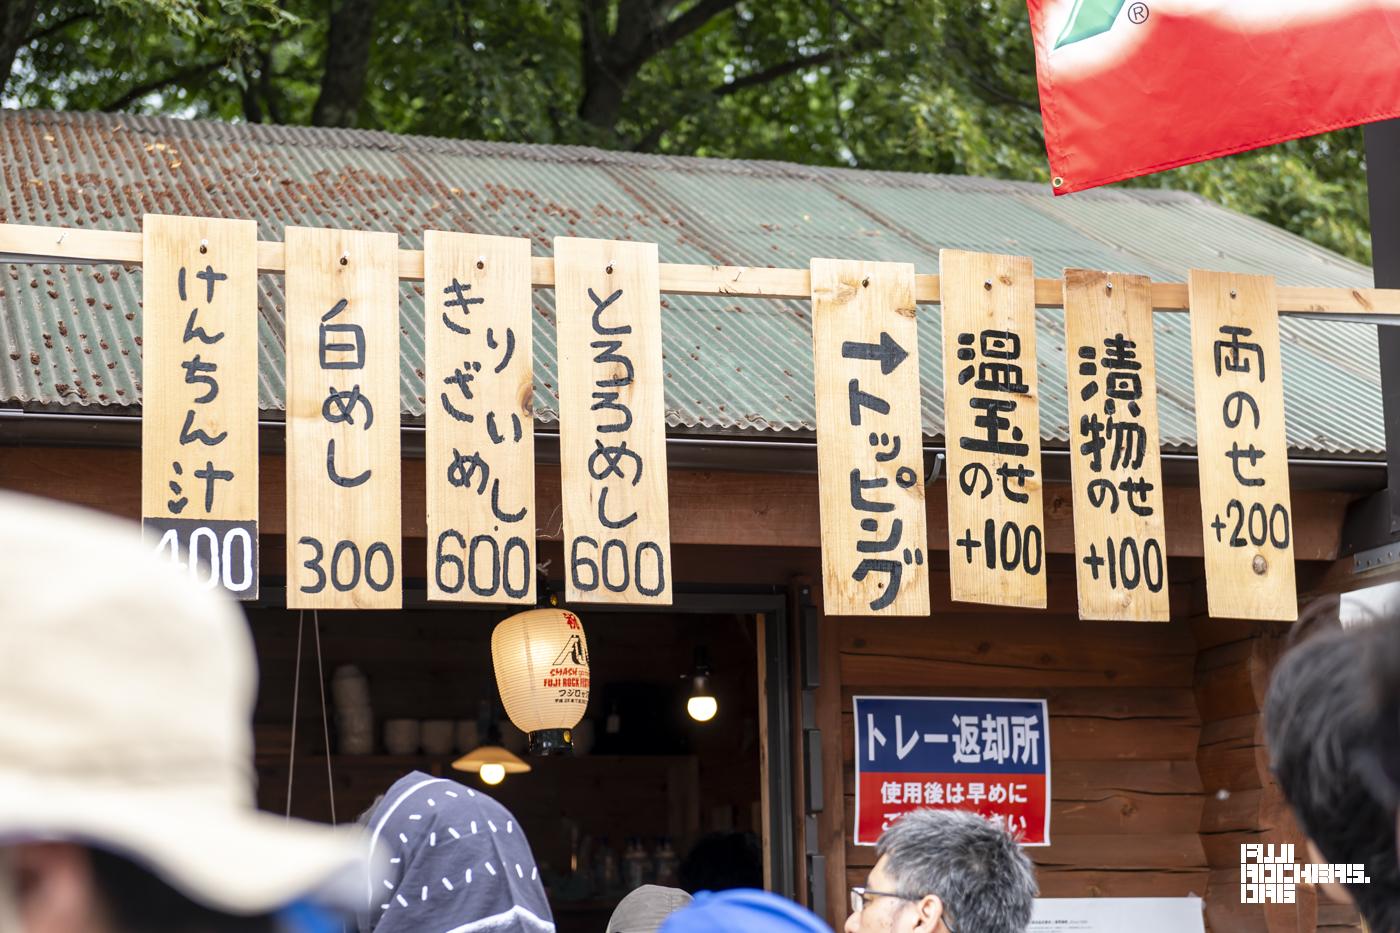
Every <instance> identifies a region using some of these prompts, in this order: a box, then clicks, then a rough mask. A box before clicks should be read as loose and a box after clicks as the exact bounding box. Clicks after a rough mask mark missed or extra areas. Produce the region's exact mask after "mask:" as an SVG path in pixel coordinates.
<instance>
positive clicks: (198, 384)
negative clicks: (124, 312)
mask: <svg viewBox="0 0 1400 933" xmlns="http://www.w3.org/2000/svg"><path fill="white" fill-rule="evenodd" d="M257 236H258V234H257V225H256V224H255V223H254V222H253V221H251V220H214V219H210V218H203V217H165V216H158V215H155V214H147V215H146V218H145V221H144V224H143V238H144V242H143V244H142V255H143V257H144V259H143V263H144V268H143V270H142V276H143V277H142V294H143V296H144V301H143V308H142V316H141V331H142V417H141V456H142V463H141V476H142V479H141V522H142V526H143V527H144V529H145V532H146V534H147V536H148V537H150V539H151V540H152V542H153V543H154V544H155V545H156V547H157V549H158V550H159V551H160V552H161V553H165V554H169V555H170V556H171V557H172V558H174V559H175V560H177V561H182V562H184V563H185V565H186V566H187V567H188V568H189V572H190V573H191V574H192V575H193V576H194V577H195V578H196V579H198V580H200V581H201V582H203V583H205V584H206V585H207V586H209V587H211V588H212V587H216V586H217V587H221V588H223V589H224V590H226V591H227V592H228V593H230V594H232V595H233V596H236V597H238V598H239V599H256V598H257V596H258V569H259V568H258V291H257V289H258V279H257V276H258V270H257V257H256V250H257Z"/></svg>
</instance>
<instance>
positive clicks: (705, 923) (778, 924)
mask: <svg viewBox="0 0 1400 933" xmlns="http://www.w3.org/2000/svg"><path fill="white" fill-rule="evenodd" d="M660 933H831V927H829V926H827V925H826V924H825V923H823V922H822V920H821V918H819V917H818V916H817V915H816V914H814V913H812V912H811V911H810V910H807V909H806V908H805V907H802V906H801V905H799V904H794V903H793V902H792V901H790V900H788V899H787V898H784V897H779V896H778V895H776V894H772V893H769V892H768V891H758V890H754V889H751V888H733V889H730V890H727V891H720V892H717V893H716V892H713V891H702V892H700V893H699V894H696V895H695V900H694V901H692V902H691V904H690V906H688V907H685V908H683V909H681V910H678V911H676V912H675V913H673V914H672V915H671V916H670V917H669V918H668V919H667V920H666V922H665V923H663V924H662V925H661V930H660Z"/></svg>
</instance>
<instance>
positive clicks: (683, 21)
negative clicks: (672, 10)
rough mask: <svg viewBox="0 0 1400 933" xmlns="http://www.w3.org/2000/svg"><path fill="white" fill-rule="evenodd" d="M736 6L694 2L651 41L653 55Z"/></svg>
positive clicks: (734, 2)
mask: <svg viewBox="0 0 1400 933" xmlns="http://www.w3.org/2000/svg"><path fill="white" fill-rule="evenodd" d="M736 6H738V0H696V3H695V5H694V6H692V7H691V8H690V9H688V10H686V11H685V12H684V13H682V14H681V15H680V16H677V17H676V18H675V19H673V20H668V21H667V22H666V25H665V26H663V27H661V31H660V32H658V33H657V34H656V35H655V37H654V38H653V40H652V46H653V50H654V51H653V53H652V54H655V53H656V52H660V51H664V50H665V49H669V48H670V47H671V46H673V45H675V44H676V43H677V42H679V41H681V40H682V39H684V38H685V37H686V36H688V35H690V34H691V33H692V32H695V30H697V29H699V28H700V27H701V26H704V25H705V24H706V23H708V22H709V21H710V20H712V19H714V18H715V17H716V16H718V15H720V14H721V13H724V12H727V11H728V10H731V9H733V8H734V7H736ZM648 57H649V56H648Z"/></svg>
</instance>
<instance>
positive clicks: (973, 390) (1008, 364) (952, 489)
mask: <svg viewBox="0 0 1400 933" xmlns="http://www.w3.org/2000/svg"><path fill="white" fill-rule="evenodd" d="M938 261H939V269H940V273H941V276H940V282H941V287H942V300H943V404H944V434H945V436H946V437H947V439H948V441H947V450H948V463H947V477H948V479H947V482H948V538H949V563H950V568H951V578H952V594H953V599H955V600H962V601H965V602H977V603H991V604H994V605H1000V606H1024V607H1032V608H1044V607H1045V554H1046V548H1045V531H1044V511H1043V509H1042V506H1041V475H1040V403H1039V394H1038V392H1037V382H1038V377H1037V374H1036V355H1035V291H1034V289H1035V278H1034V273H1033V272H1032V269H1031V262H1030V260H1029V259H1023V258H1019V257H1015V256H994V255H989V254H984V253H965V252H960V251H958V250H947V249H945V250H941V251H940V252H939V260H938Z"/></svg>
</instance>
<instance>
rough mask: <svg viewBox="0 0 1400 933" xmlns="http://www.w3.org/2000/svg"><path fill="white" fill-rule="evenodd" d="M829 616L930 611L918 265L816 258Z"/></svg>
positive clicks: (815, 336)
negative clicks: (916, 301) (917, 310)
mask: <svg viewBox="0 0 1400 933" xmlns="http://www.w3.org/2000/svg"><path fill="white" fill-rule="evenodd" d="M812 350H813V359H814V361H815V374H816V398H817V462H818V473H819V485H820V491H821V529H822V586H823V590H824V593H825V604H826V612H827V614H828V615H880V614H886V615H903V616H926V615H928V612H929V592H928V566H927V560H926V558H925V555H926V554H927V553H928V532H927V518H926V513H925V509H924V484H923V475H922V473H923V426H922V424H921V418H920V393H919V335H918V330H917V327H916V324H915V319H914V267H913V266H912V265H910V264H907V263H894V262H851V261H841V260H833V259H814V260H812Z"/></svg>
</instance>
